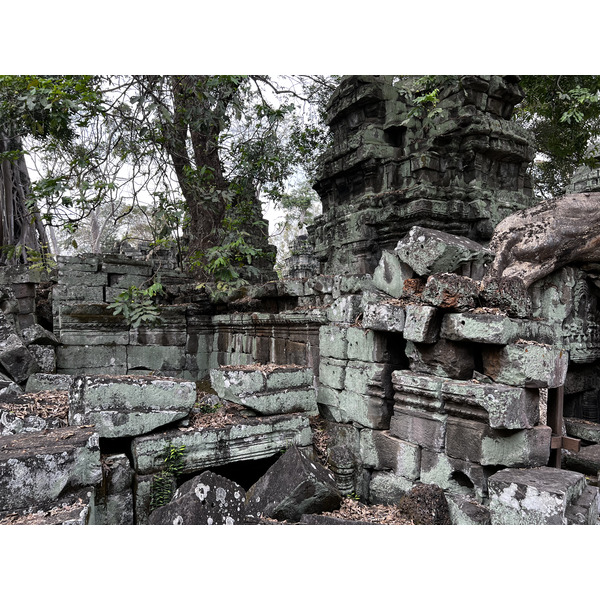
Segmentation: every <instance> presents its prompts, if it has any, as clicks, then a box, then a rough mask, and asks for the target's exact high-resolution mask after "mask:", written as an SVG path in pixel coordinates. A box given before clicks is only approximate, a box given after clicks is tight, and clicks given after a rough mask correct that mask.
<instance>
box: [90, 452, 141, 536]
mask: <svg viewBox="0 0 600 600" xmlns="http://www.w3.org/2000/svg"><path fill="white" fill-rule="evenodd" d="M102 466H103V477H104V480H103V485H102V486H101V487H100V488H98V489H97V490H96V523H95V524H96V525H133V524H134V512H133V504H134V503H133V488H132V485H133V469H132V468H131V464H130V462H129V459H128V458H127V456H126V455H125V454H111V455H104V456H102Z"/></svg>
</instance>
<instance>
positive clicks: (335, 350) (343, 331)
mask: <svg viewBox="0 0 600 600" xmlns="http://www.w3.org/2000/svg"><path fill="white" fill-rule="evenodd" d="M349 329H350V328H349V327H344V326H341V327H338V326H336V325H323V326H322V327H321V328H320V329H319V352H320V354H321V356H328V357H330V358H337V359H339V360H347V359H348V339H347V335H348V330H349Z"/></svg>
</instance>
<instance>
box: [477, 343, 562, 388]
mask: <svg viewBox="0 0 600 600" xmlns="http://www.w3.org/2000/svg"><path fill="white" fill-rule="evenodd" d="M481 355H482V358H483V373H484V375H487V376H488V377H490V378H491V379H493V380H494V381H495V382H496V383H503V384H505V385H512V386H515V387H531V388H557V387H560V386H561V385H563V384H564V383H565V378H566V376H567V368H568V366H569V353H568V352H566V351H565V350H563V349H562V348H557V347H556V346H549V345H547V344H539V343H536V342H525V341H523V342H517V343H515V344H509V345H507V346H502V347H494V346H487V347H483V348H482V351H481Z"/></svg>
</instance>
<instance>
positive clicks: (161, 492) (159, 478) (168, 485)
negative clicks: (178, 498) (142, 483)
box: [150, 442, 185, 511]
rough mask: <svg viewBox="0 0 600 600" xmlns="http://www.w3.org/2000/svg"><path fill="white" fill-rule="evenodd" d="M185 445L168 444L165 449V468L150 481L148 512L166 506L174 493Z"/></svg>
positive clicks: (181, 469)
mask: <svg viewBox="0 0 600 600" xmlns="http://www.w3.org/2000/svg"><path fill="white" fill-rule="evenodd" d="M184 453H185V445H184V444H182V445H181V446H179V447H177V446H173V444H172V442H169V444H168V446H167V448H166V449H165V458H164V462H165V466H164V468H163V470H162V471H161V472H160V473H158V474H156V475H154V477H153V479H152V496H151V499H150V510H151V511H153V510H154V509H155V508H158V507H159V506H164V505H165V504H168V503H169V502H170V501H171V499H172V498H173V494H174V493H175V485H176V481H177V477H178V476H179V475H181V473H182V472H183V466H184V465H183V456H184Z"/></svg>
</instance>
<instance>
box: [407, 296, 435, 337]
mask: <svg viewBox="0 0 600 600" xmlns="http://www.w3.org/2000/svg"><path fill="white" fill-rule="evenodd" d="M440 321H441V315H440V312H439V311H438V310H437V309H436V308H434V307H433V306H425V305H423V304H408V305H407V306H406V320H405V323H404V339H406V340H410V341H411V342H423V343H425V344H433V343H434V342H437V341H438V340H439V338H440Z"/></svg>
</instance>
